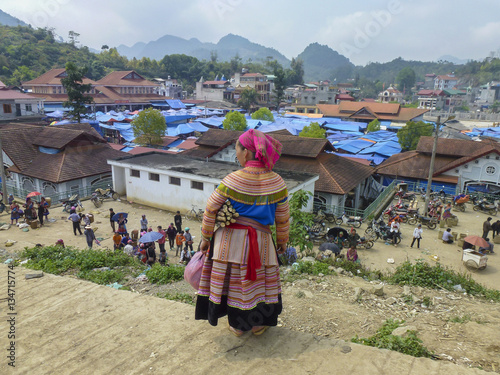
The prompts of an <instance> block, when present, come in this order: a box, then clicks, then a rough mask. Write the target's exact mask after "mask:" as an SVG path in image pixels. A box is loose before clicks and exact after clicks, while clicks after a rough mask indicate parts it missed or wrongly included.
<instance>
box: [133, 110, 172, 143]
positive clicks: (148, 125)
mask: <svg viewBox="0 0 500 375" xmlns="http://www.w3.org/2000/svg"><path fill="white" fill-rule="evenodd" d="M131 125H132V130H133V131H134V136H135V141H134V142H136V143H138V144H140V145H159V144H162V139H161V137H163V136H165V130H166V129H167V122H166V121H165V117H163V115H162V114H161V112H160V111H158V110H157V109H153V108H147V109H145V110H143V111H141V112H139V114H138V115H137V117H136V118H135V119H134V120H133V121H132V123H131Z"/></svg>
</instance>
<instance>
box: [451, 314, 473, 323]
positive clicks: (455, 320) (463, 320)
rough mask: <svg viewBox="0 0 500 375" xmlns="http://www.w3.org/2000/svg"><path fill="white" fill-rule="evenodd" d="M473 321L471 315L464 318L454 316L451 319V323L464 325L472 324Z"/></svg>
mask: <svg viewBox="0 0 500 375" xmlns="http://www.w3.org/2000/svg"><path fill="white" fill-rule="evenodd" d="M470 321H471V317H470V315H467V314H466V315H462V316H458V315H457V316H454V317H453V318H450V322H451V323H460V324H463V323H467V322H470Z"/></svg>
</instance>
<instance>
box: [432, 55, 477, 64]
mask: <svg viewBox="0 0 500 375" xmlns="http://www.w3.org/2000/svg"><path fill="white" fill-rule="evenodd" d="M437 61H448V62H451V63H453V64H455V65H465V64H467V63H468V62H469V60H467V59H459V58H458V57H455V56H451V55H444V56H441V57H440V58H438V59H437Z"/></svg>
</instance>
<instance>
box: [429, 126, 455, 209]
mask: <svg viewBox="0 0 500 375" xmlns="http://www.w3.org/2000/svg"><path fill="white" fill-rule="evenodd" d="M454 118H455V116H450V117H448V119H447V120H446V121H445V122H443V124H441V116H438V117H437V120H436V130H435V134H434V145H433V146H432V156H431V164H430V166H429V177H428V178H427V190H426V192H425V203H424V204H425V206H424V216H427V211H428V210H429V200H430V198H431V184H432V175H433V174H434V161H435V160H436V149H437V144H438V135H439V125H444V124H446V123H447V122H448V121H450V120H453V119H454Z"/></svg>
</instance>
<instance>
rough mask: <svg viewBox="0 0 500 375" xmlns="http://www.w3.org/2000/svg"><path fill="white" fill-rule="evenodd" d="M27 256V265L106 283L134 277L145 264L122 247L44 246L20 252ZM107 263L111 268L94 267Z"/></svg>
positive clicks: (45, 270) (106, 265)
mask: <svg viewBox="0 0 500 375" xmlns="http://www.w3.org/2000/svg"><path fill="white" fill-rule="evenodd" d="M21 256H22V257H23V258H27V259H28V262H27V263H26V264H25V266H26V267H27V268H31V269H35V270H41V271H44V272H47V273H52V274H54V275H61V274H64V273H72V274H76V275H77V277H79V278H81V279H85V280H89V281H92V282H94V283H97V284H101V285H106V284H112V283H114V282H117V283H121V282H122V281H123V280H124V279H125V277H126V276H132V277H135V276H136V274H138V273H140V272H141V270H142V269H144V268H145V266H144V265H143V264H142V263H141V262H139V261H137V259H135V258H133V257H130V256H128V255H127V254H125V253H123V251H121V250H115V251H107V250H94V249H85V250H80V249H77V248H74V247H65V248H62V247H60V246H44V247H33V248H25V249H24V251H23V252H22V253H21ZM101 267H108V268H110V269H109V270H103V271H93V269H94V268H101Z"/></svg>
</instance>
